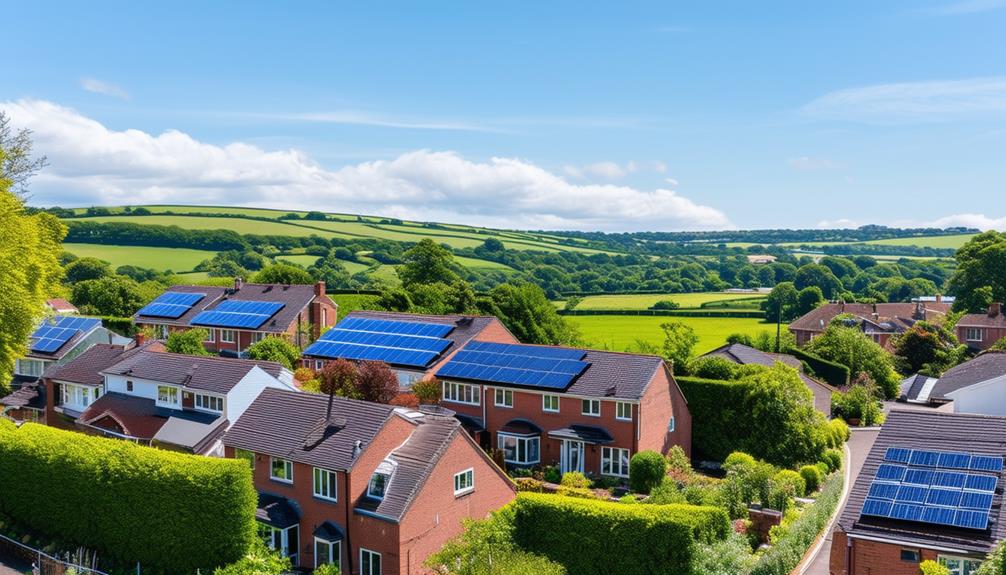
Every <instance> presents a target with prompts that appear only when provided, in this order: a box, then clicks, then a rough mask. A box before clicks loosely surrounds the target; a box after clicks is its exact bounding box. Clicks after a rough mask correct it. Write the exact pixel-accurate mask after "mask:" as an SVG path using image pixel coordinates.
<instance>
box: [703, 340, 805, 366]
mask: <svg viewBox="0 0 1006 575" xmlns="http://www.w3.org/2000/svg"><path fill="white" fill-rule="evenodd" d="M780 355H781V354H780ZM708 356H716V357H722V358H723V359H726V360H729V361H732V362H734V363H737V364H740V365H751V364H754V365H764V366H766V367H772V366H773V365H775V362H777V361H782V360H781V359H779V358H778V357H774V356H772V355H769V354H767V353H765V352H764V351H761V350H760V349H755V348H753V347H751V346H747V345H744V344H742V343H730V344H727V345H724V346H723V347H719V348H717V349H714V350H713V351H710V352H709V353H707V354H705V355H703V356H702V357H708ZM785 363H786V364H787V365H789V362H785ZM797 365H799V361H798V362H797Z"/></svg>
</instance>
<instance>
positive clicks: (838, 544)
mask: <svg viewBox="0 0 1006 575" xmlns="http://www.w3.org/2000/svg"><path fill="white" fill-rule="evenodd" d="M849 541H851V542H852V547H851V549H849V548H848V542H849ZM902 550H910V551H917V552H919V562H921V561H926V560H933V561H935V560H936V558H937V556H938V553H937V552H936V551H933V550H932V549H924V548H920V547H916V546H913V545H892V544H890V543H880V542H877V541H864V540H862V539H849V537H848V536H847V535H846V534H845V533H843V532H842V531H839V530H835V532H834V534H833V535H832V542H831V560H830V563H831V566H830V571H831V575H918V574H919V563H918V562H914V561H902V560H901V551H902ZM847 557H848V559H849V565H846V558H847Z"/></svg>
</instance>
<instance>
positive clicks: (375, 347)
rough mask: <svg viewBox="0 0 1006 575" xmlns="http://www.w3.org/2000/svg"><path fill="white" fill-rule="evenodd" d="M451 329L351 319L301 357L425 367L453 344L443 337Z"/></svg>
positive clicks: (335, 328)
mask: <svg viewBox="0 0 1006 575" xmlns="http://www.w3.org/2000/svg"><path fill="white" fill-rule="evenodd" d="M453 330H454V326H453V325H450V324H436V323H428V322H408V321H392V320H383V319H370V318H359V317H351V318H346V319H344V320H342V321H341V322H339V323H338V324H337V325H336V326H335V327H333V328H332V329H330V330H328V331H327V332H325V334H324V335H322V336H321V338H319V339H318V340H317V341H316V342H314V343H313V344H311V345H310V346H308V348H307V349H306V350H304V355H308V356H314V357H325V358H330V359H350V360H356V361H383V362H385V363H389V364H393V365H401V366H407V367H421V368H425V367H427V366H428V365H430V364H431V363H432V362H433V361H434V360H435V359H436V358H437V357H439V356H440V354H442V353H443V352H444V351H445V350H446V349H447V348H449V347H450V346H451V345H452V344H453V342H452V341H451V340H449V339H445V338H444V336H446V335H447V334H449V333H450V332H451V331H453Z"/></svg>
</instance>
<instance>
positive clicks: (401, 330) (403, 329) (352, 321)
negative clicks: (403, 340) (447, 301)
mask: <svg viewBox="0 0 1006 575" xmlns="http://www.w3.org/2000/svg"><path fill="white" fill-rule="evenodd" d="M336 327H338V328H340V329H344V330H352V331H369V332H373V333H384V334H389V333H395V334H400V335H414V336H420V337H435V338H442V337H444V336H446V335H447V334H449V333H451V332H452V331H454V326H453V325H451V324H444V323H431V322H423V321H397V320H387V319H371V318H363V317H347V318H346V319H344V320H342V321H341V322H339V325H337V326H336Z"/></svg>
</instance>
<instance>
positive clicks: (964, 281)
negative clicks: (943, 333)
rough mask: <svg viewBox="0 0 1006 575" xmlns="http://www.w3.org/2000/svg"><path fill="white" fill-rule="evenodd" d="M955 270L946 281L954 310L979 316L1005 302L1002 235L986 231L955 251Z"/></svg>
mask: <svg viewBox="0 0 1006 575" xmlns="http://www.w3.org/2000/svg"><path fill="white" fill-rule="evenodd" d="M956 258H957V269H956V270H955V271H954V273H953V275H952V276H951V277H950V283H949V286H950V293H953V294H955V295H956V296H957V299H956V300H955V301H954V310H966V311H969V312H972V313H980V312H982V311H984V310H985V309H987V308H988V304H989V303H991V302H993V301H998V302H1001V301H1004V300H1006V234H1003V233H1000V232H997V231H987V232H983V233H980V234H978V235H976V236H975V237H973V238H971V239H970V240H968V242H967V243H965V244H964V245H963V246H961V248H960V249H959V250H957V256H956Z"/></svg>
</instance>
